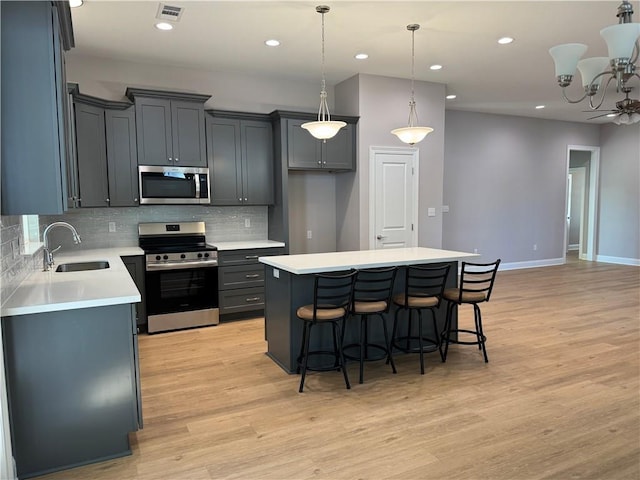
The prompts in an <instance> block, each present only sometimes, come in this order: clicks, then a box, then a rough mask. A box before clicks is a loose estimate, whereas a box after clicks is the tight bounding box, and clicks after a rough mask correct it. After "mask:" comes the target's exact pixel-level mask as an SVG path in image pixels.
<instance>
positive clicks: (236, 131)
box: [205, 112, 273, 205]
mask: <svg viewBox="0 0 640 480" xmlns="http://www.w3.org/2000/svg"><path fill="white" fill-rule="evenodd" d="M226 115H230V116H231V118H229V117H228V116H226ZM236 116H237V115H234V114H232V113H225V112H209V114H208V115H207V117H206V122H205V123H206V129H207V159H208V164H209V168H210V170H211V179H212V183H211V204H212V205H268V204H271V203H273V134H272V127H271V121H270V120H269V118H268V117H266V116H265V118H264V119H262V120H255V119H254V120H252V119H243V118H235V117H236ZM253 117H258V116H257V115H254V116H253Z"/></svg>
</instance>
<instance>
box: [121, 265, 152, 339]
mask: <svg viewBox="0 0 640 480" xmlns="http://www.w3.org/2000/svg"><path fill="white" fill-rule="evenodd" d="M120 258H122V261H123V262H124V265H125V267H127V270H128V271H129V275H131V278H132V279H133V281H134V283H135V284H136V287H138V291H139V292H140V297H141V301H140V303H136V325H137V326H138V332H146V331H147V301H146V297H145V281H144V278H145V277H144V276H145V271H146V269H145V259H144V256H143V255H135V256H128V257H120Z"/></svg>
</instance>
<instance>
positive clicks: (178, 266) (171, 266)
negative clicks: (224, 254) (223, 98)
mask: <svg viewBox="0 0 640 480" xmlns="http://www.w3.org/2000/svg"><path fill="white" fill-rule="evenodd" d="M217 266H218V262H212V261H211V260H203V261H201V262H184V263H159V264H152V265H147V272H152V271H154V270H185V269H188V268H200V267H217Z"/></svg>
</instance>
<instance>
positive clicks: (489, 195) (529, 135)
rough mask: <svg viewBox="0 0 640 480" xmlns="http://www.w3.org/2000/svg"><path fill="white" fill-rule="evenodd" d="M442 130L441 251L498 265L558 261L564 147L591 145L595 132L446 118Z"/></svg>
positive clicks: (500, 119)
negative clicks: (464, 253)
mask: <svg viewBox="0 0 640 480" xmlns="http://www.w3.org/2000/svg"><path fill="white" fill-rule="evenodd" d="M445 128H446V136H445V162H444V165H445V170H444V203H445V204H446V205H449V208H450V211H449V213H445V214H444V223H443V225H444V229H443V248H448V249H452V250H462V251H471V252H473V251H474V249H478V252H479V253H481V254H482V259H483V260H487V261H489V260H495V259H496V258H501V259H502V260H503V262H505V263H519V262H523V263H525V264H526V263H528V264H530V265H536V264H540V263H545V262H550V261H551V262H552V261H558V259H562V257H563V253H564V248H565V246H564V231H565V223H566V219H565V208H566V174H567V146H568V145H599V144H600V142H599V137H600V135H599V127H598V126H597V125H588V124H582V123H570V122H559V121H550V120H537V119H532V118H524V117H513V116H505V115H490V114H482V113H471V112H460V111H447V116H446V127H445ZM534 245H536V247H537V249H536V250H534V248H533V246H534ZM523 266H524V265H523Z"/></svg>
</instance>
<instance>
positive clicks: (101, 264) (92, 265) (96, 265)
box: [56, 260, 109, 272]
mask: <svg viewBox="0 0 640 480" xmlns="http://www.w3.org/2000/svg"><path fill="white" fill-rule="evenodd" d="M105 268H109V262H107V261H105V260H98V261H95V262H75V263H62V264H60V265H58V268H56V272H84V271H86V270H104V269H105Z"/></svg>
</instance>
